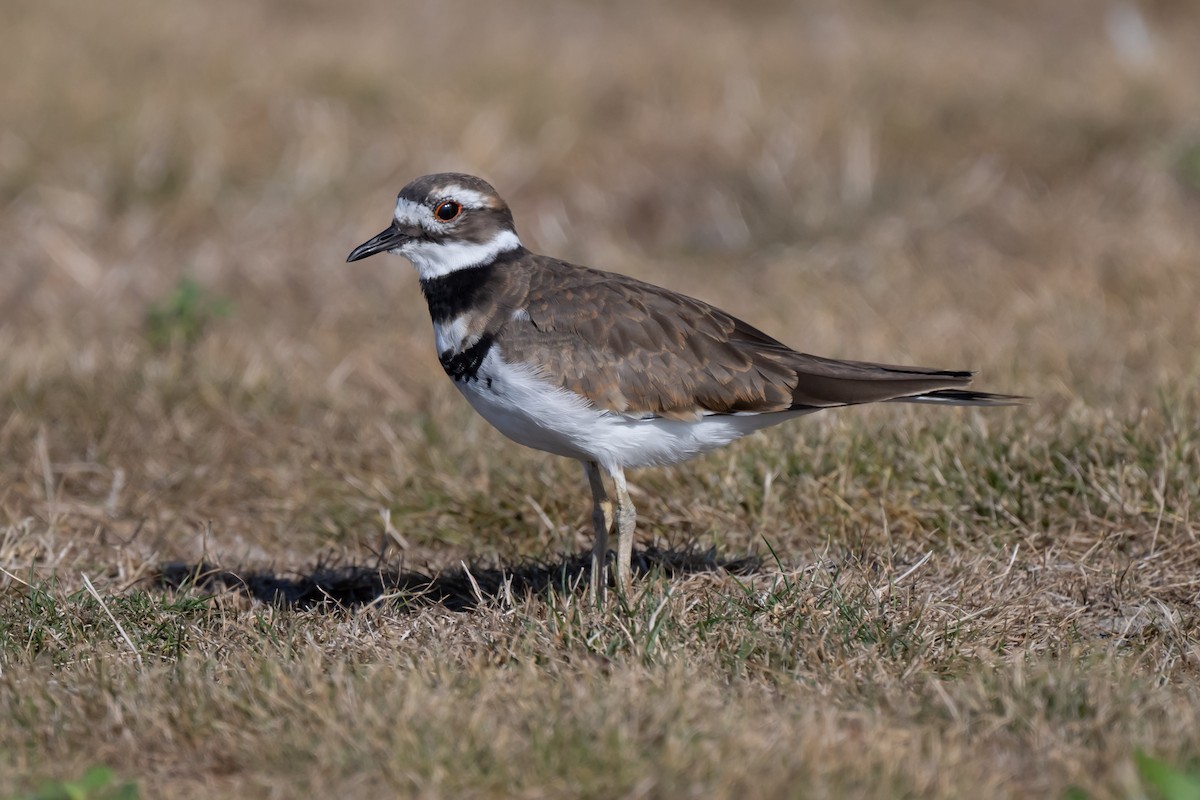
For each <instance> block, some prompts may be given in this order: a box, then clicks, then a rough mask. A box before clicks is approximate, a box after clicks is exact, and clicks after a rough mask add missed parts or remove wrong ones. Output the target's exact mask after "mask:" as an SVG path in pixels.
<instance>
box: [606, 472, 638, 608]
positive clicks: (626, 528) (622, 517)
mask: <svg viewBox="0 0 1200 800" xmlns="http://www.w3.org/2000/svg"><path fill="white" fill-rule="evenodd" d="M610 474H611V475H612V479H613V484H614V485H615V487H616V490H617V587H618V589H619V590H620V592H621V593H622V594H623V595H625V597H629V590H630V589H631V588H632V585H633V529H634V526H635V525H636V524H637V509H635V508H634V507H633V501H632V500H630V499H629V487H628V486H627V485H626V484H625V470H623V469H621V468H620V467H616V468H614V469H613V470H612V472H611V473H610Z"/></svg>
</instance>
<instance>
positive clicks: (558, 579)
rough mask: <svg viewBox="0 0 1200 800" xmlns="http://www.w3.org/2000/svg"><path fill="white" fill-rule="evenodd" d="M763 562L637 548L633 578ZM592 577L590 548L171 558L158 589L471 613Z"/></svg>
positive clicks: (751, 567)
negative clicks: (465, 561)
mask: <svg viewBox="0 0 1200 800" xmlns="http://www.w3.org/2000/svg"><path fill="white" fill-rule="evenodd" d="M761 565H762V559H760V558H758V557H757V556H744V557H741V558H720V557H718V556H717V554H716V550H715V549H707V550H703V549H700V548H698V547H694V546H683V547H670V548H659V547H653V546H651V547H647V548H645V549H644V550H635V551H634V553H633V571H634V574H635V575H639V574H640V575H646V574H650V573H652V572H658V573H660V574H662V575H665V576H667V577H677V576H682V575H691V574H697V573H704V572H717V571H725V572H728V573H732V574H735V575H746V574H750V573H753V572H756V571H757V570H758V569H759V567H761ZM590 574H591V552H590V551H585V552H582V553H579V554H575V555H565V556H563V557H561V558H558V559H552V560H546V561H540V560H527V561H523V562H521V563H520V564H516V565H513V566H504V565H500V566H498V567H486V566H467V565H463V566H461V567H456V568H454V569H448V570H444V571H441V572H436V573H432V574H430V573H425V572H419V571H411V570H404V569H402V568H400V567H398V566H395V565H388V564H383V563H376V564H373V565H369V564H353V563H340V562H338V561H336V560H329V559H326V560H322V561H318V562H317V564H316V565H315V566H314V567H313V568H312V569H311V570H309V571H307V572H304V571H300V572H276V571H273V570H249V571H239V570H231V569H224V568H222V567H219V566H216V565H213V564H209V563H205V562H201V563H197V564H187V563H183V562H171V563H167V564H164V565H162V566H161V567H160V569H159V572H158V574H157V575H156V576H155V577H154V578H153V581H154V583H155V585H156V586H157V587H158V588H160V589H168V590H184V589H194V590H199V591H202V592H213V593H216V592H236V593H239V594H243V595H245V596H247V597H251V598H253V599H255V600H259V601H261V602H264V603H269V604H272V605H275V606H281V607H286V608H294V609H330V610H332V609H337V608H353V607H357V606H363V605H368V604H372V603H377V602H381V601H384V602H394V603H396V604H397V605H403V606H405V607H409V608H413V609H416V608H422V607H429V606H434V605H441V606H443V607H445V608H447V609H449V610H451V611H469V610H471V609H473V608H476V607H478V606H480V605H482V604H486V603H488V602H491V601H495V600H499V599H511V598H518V597H522V596H541V595H544V594H545V593H546V592H548V591H555V590H557V591H563V592H575V591H579V590H581V589H582V588H583V587H585V586H587V584H588V582H589V577H590Z"/></svg>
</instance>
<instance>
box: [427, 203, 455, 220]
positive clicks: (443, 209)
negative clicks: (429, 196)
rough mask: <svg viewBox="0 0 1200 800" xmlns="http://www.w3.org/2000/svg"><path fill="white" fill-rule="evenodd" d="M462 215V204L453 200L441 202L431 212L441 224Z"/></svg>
mask: <svg viewBox="0 0 1200 800" xmlns="http://www.w3.org/2000/svg"><path fill="white" fill-rule="evenodd" d="M461 213H462V204H461V203H456V202H454V201H453V200H443V201H442V202H440V203H438V204H437V208H435V209H434V210H433V215H434V216H435V217H437V218H438V219H440V220H441V221H442V222H449V221H450V220H452V219H454V218H455V217H457V216H458V215H459V214H461Z"/></svg>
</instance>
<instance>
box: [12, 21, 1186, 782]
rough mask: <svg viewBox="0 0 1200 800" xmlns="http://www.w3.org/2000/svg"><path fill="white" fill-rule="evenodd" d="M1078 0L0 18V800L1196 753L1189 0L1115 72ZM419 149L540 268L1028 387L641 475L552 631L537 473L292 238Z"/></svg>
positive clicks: (403, 314)
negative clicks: (105, 772) (111, 779)
mask: <svg viewBox="0 0 1200 800" xmlns="http://www.w3.org/2000/svg"><path fill="white" fill-rule="evenodd" d="M1121 9H1125V12H1128V7H1127V6H1124V5H1121V4H1116V5H1112V6H1110V5H1108V4H1104V3H1099V2H1084V1H1083V0H1067V1H1066V2H1058V3H1053V4H1050V3H1031V2H1018V3H1009V4H1002V7H999V6H997V5H996V4H988V3H982V2H979V3H964V2H958V3H948V2H926V3H902V4H895V3H887V2H882V0H874V1H868V0H860V1H857V2H850V3H838V4H831V3H823V2H803V3H797V4H782V3H772V2H761V3H754V4H750V5H749V6H747V7H745V8H742V9H741V10H739V11H737V12H736V13H735V12H733V11H731V10H729V9H727V8H726V7H725V6H724V5H722V4H705V3H701V4H680V3H669V4H660V5H658V6H644V5H642V4H635V3H625V2H621V3H617V4H615V5H614V4H600V5H586V4H563V3H559V4H541V5H539V6H537V7H536V8H531V7H530V6H529V5H528V4H517V3H510V2H496V3H489V4H486V5H485V6H476V5H473V4H467V3H465V2H459V1H458V0H450V2H442V3H437V4H414V5H412V6H411V7H407V8H400V7H397V6H396V4H394V3H385V2H383V1H382V0H357V2H354V3H350V4H342V5H341V6H339V7H338V10H337V11H334V10H333V7H332V6H329V7H325V6H322V5H320V4H315V3H302V4H296V3H287V4H285V3H278V2H275V3H258V4H242V3H233V2H227V1H225V2H218V3H216V4H215V5H214V4H212V3H210V4H205V5H196V6H188V5H186V4H185V5H180V4H164V3H152V2H149V0H121V1H120V2H118V3H117V4H116V5H112V4H90V5H89V4H79V3H68V2H65V0H49V2H39V3H33V2H18V3H17V4H16V7H15V8H14V9H11V11H12V13H11V14H9V15H8V17H11V19H8V20H6V25H5V26H4V28H3V29H2V30H0V69H2V70H3V73H4V75H5V76H6V78H5V80H4V81H3V83H0V107H2V108H4V110H5V119H6V124H5V125H4V126H3V127H2V128H0V205H2V207H3V214H2V215H0V236H2V237H3V242H4V256H3V258H2V259H0V366H2V369H0V566H2V567H3V569H4V572H0V795H4V796H7V795H9V794H12V793H15V794H17V795H20V794H21V793H22V792H28V791H31V790H33V789H34V788H35V787H36V786H37V785H38V784H39V783H40V781H42V780H43V779H48V778H58V779H70V778H74V777H78V776H80V775H82V774H83V773H84V772H85V770H86V769H87V767H88V766H89V765H91V764H96V763H101V764H106V765H109V766H111V767H112V768H113V770H114V771H115V773H116V774H117V775H118V776H120V777H121V778H122V779H128V780H132V781H135V782H136V783H137V784H138V786H139V787H140V790H141V793H142V796H144V797H181V798H182V797H187V798H198V797H235V796H263V797H296V796H312V797H323V796H332V795H334V794H336V795H337V796H339V797H344V798H347V800H349V798H356V797H379V796H391V795H416V796H452V795H453V796H468V797H469V796H525V797H572V796H573V797H612V796H636V797H674V796H685V795H686V796H699V797H733V796H762V797H770V796H805V797H808V796H812V797H825V796H838V797H842V796H850V797H879V796H911V797H962V796H998V797H1030V796H1060V795H1062V793H1063V792H1064V791H1065V790H1066V788H1067V787H1068V786H1070V785H1077V786H1080V787H1083V789H1084V790H1085V791H1086V792H1087V793H1088V794H1089V795H1091V796H1095V797H1124V796H1130V797H1138V796H1142V794H1143V791H1144V789H1145V787H1144V785H1143V784H1142V782H1141V780H1140V779H1139V777H1138V774H1137V771H1136V769H1135V766H1134V761H1133V756H1134V753H1135V752H1136V751H1137V750H1138V749H1142V750H1145V751H1146V752H1148V753H1150V754H1152V755H1153V756H1155V757H1156V758H1159V759H1162V760H1163V761H1165V762H1167V763H1170V764H1174V765H1177V766H1179V767H1181V768H1187V767H1188V765H1189V764H1192V763H1194V762H1195V761H1196V760H1197V759H1200V688H1198V687H1200V681H1198V680H1197V679H1198V678H1200V669H1198V665H1200V631H1198V626H1197V619H1198V612H1200V577H1198V576H1200V540H1198V538H1197V532H1198V523H1197V520H1198V519H1200V513H1198V512H1200V486H1198V484H1200V431H1198V430H1197V424H1196V419H1197V418H1198V417H1200V402H1198V401H1197V390H1198V389H1200V359H1198V358H1197V353H1200V325H1197V323H1196V303H1197V298H1198V297H1200V225H1197V224H1196V220H1197V218H1198V216H1200V155H1198V154H1200V99H1198V96H1197V95H1196V92H1195V80H1194V76H1196V75H1198V74H1200V50H1197V48H1196V47H1195V42H1196V41H1197V37H1198V36H1200V14H1197V13H1196V11H1195V9H1194V8H1193V6H1192V5H1191V4H1187V3H1182V2H1168V1H1167V0H1159V2H1154V3H1146V4H1143V11H1144V12H1145V14H1146V16H1145V21H1146V23H1147V24H1148V26H1149V32H1150V39H1149V40H1148V47H1143V46H1142V45H1139V43H1138V42H1139V40H1138V38H1137V36H1136V33H1137V31H1136V30H1135V29H1133V28H1130V27H1129V23H1128V19H1129V18H1128V14H1127V13H1126V16H1125V17H1122V16H1121V13H1122V12H1121ZM468 18H472V19H474V20H475V21H476V22H477V23H478V26H476V25H468V24H466V23H465V22H464V20H466V19H468ZM1122 19H1125V22H1124V23H1122V22H1121V20H1122ZM1122 25H1124V27H1122ZM1122 31H1123V33H1122ZM1130 31H1132V32H1133V34H1134V35H1133V36H1132V37H1131V36H1130ZM1117 42H1123V43H1124V44H1120V45H1118V44H1117ZM1145 44H1146V43H1143V45H1145ZM445 168H454V169H462V170H466V171H471V172H477V173H480V174H483V175H485V176H487V177H488V178H489V179H491V180H492V181H493V182H494V183H495V184H496V185H497V186H498V187H499V188H500V190H501V191H502V192H503V193H504V194H505V195H506V197H508V199H509V200H510V202H511V203H512V204H513V206H514V208H515V211H516V216H517V222H518V225H519V227H520V228H521V230H522V233H523V234H524V236H525V238H526V240H527V241H528V242H529V243H530V244H531V245H533V246H535V247H536V248H538V249H541V250H544V251H548V252H553V253H555V254H557V255H561V256H564V257H568V258H572V259H575V260H578V261H582V262H584V263H592V264H596V265H600V266H605V267H609V268H613V269H618V270H621V271H625V272H628V273H632V274H636V275H639V276H642V277H645V278H648V279H650V280H654V281H657V282H660V283H665V284H667V285H669V286H672V287H675V288H678V289H681V290H684V291H687V292H689V293H692V294H696V295H699V296H701V297H704V298H707V299H710V300H714V301H717V302H719V303H720V304H721V305H722V306H724V307H726V308H729V309H730V310H732V311H734V312H736V313H738V314H740V315H742V316H745V317H747V318H749V319H752V320H753V321H754V322H755V323H756V324H758V325H759V326H761V327H763V328H765V329H766V330H768V331H770V332H772V333H774V334H776V335H778V336H779V337H780V338H782V339H784V340H785V341H788V342H792V343H795V344H797V345H801V346H803V347H804V348H805V349H807V350H809V351H812V352H817V353H822V354H827V355H832V356H842V357H860V358H869V359H872V360H880V361H887V360H894V361H911V362H916V363H928V364H941V365H945V366H950V367H957V366H967V365H970V366H974V367H976V368H979V369H980V370H981V371H982V380H981V382H980V385H981V387H982V388H984V389H990V390H994V391H1013V392H1020V393H1024V394H1030V395H1034V396H1036V397H1037V402H1036V403H1035V404H1033V405H1031V406H1029V407H1027V408H1022V409H1016V410H998V411H989V412H987V413H976V412H958V411H950V412H947V411H944V410H939V409H924V408H922V409H899V408H897V409H892V408H883V409H867V410H852V411H847V412H843V413H840V414H829V415H826V416H824V417H816V418H811V419H808V420H805V421H802V422H799V423H796V424H793V425H789V426H786V427H784V428H779V429H775V430H772V431H770V432H768V433H766V434H764V435H761V436H758V437H756V438H754V439H752V440H750V441H747V442H743V443H741V444H739V445H738V446H735V447H733V448H730V449H728V450H726V451H723V452H720V453H716V454H713V455H711V456H709V457H707V458H705V459H702V460H699V461H696V462H693V463H691V464H687V465H683V466H680V467H677V468H674V469H669V470H649V471H644V472H641V473H639V474H637V475H635V476H634V477H633V480H634V483H635V484H636V485H637V487H638V490H639V493H638V496H637V498H635V499H637V501H638V503H639V510H640V512H641V528H640V531H641V537H642V538H641V545H642V546H647V545H650V544H652V543H654V544H657V545H658V546H660V547H664V548H667V550H668V553H667V555H663V553H662V552H661V551H660V552H657V554H656V553H655V552H650V553H649V554H648V556H650V558H648V561H647V564H648V566H651V567H653V565H654V564H658V565H659V567H658V568H652V569H651V571H650V573H649V574H648V575H646V576H644V577H643V578H642V579H641V580H640V581H639V583H638V594H637V596H636V597H634V598H631V599H630V601H629V602H628V603H627V604H626V605H625V606H623V607H621V608H619V609H617V610H616V611H615V612H614V613H612V614H609V615H597V614H595V613H591V612H589V611H588V609H587V608H586V606H585V605H583V597H584V593H583V592H582V591H572V590H571V588H570V586H569V584H570V583H571V581H570V580H569V578H570V577H571V576H572V575H574V574H575V573H574V572H573V571H572V569H571V568H572V565H573V562H572V561H571V559H572V558H573V557H574V555H575V554H577V553H579V552H581V551H582V550H583V549H584V548H585V547H586V546H587V543H588V539H589V533H588V531H589V529H590V526H589V521H588V513H589V508H588V502H587V497H586V489H585V486H584V483H583V480H582V476H581V474H579V473H580V471H579V469H578V467H577V466H576V465H574V464H571V463H569V462H565V461H562V460H558V459H553V458H551V457H548V456H542V455H540V454H537V453H533V452H529V451H523V450H519V449H517V448H516V447H514V446H509V445H508V444H507V443H506V442H505V441H503V440H502V439H501V437H500V436H499V435H498V434H496V433H494V432H492V431H491V430H490V429H488V428H487V427H486V425H485V424H484V423H483V422H482V421H480V420H478V419H477V418H475V417H474V416H473V415H472V414H471V413H470V411H469V410H468V409H467V408H466V407H465V404H464V403H462V402H461V401H460V400H458V399H457V397H456V395H455V394H454V390H453V389H452V388H451V387H450V386H448V385H447V383H446V381H445V380H444V378H443V377H442V376H441V374H440V370H439V369H438V367H437V362H436V359H435V356H434V354H433V351H432V347H431V346H430V335H429V331H428V322H427V319H426V318H425V310H424V308H423V304H422V302H421V300H420V298H419V296H418V295H417V293H416V291H415V279H414V277H413V275H412V274H411V271H410V270H409V269H408V267H407V266H406V265H405V264H403V263H402V262H399V261H393V262H392V263H387V262H386V261H384V262H375V261H372V262H368V264H366V265H365V266H364V265H354V266H352V267H348V266H346V265H344V264H342V263H341V262H342V260H343V259H344V257H345V254H346V253H347V252H348V251H349V249H350V248H351V247H352V246H353V245H355V244H357V243H358V242H359V241H361V240H363V239H364V238H366V237H367V236H369V235H371V234H373V233H374V232H375V231H376V230H378V229H379V228H380V227H382V225H383V224H384V223H385V221H386V218H387V209H388V206H389V204H390V198H391V195H392V194H393V193H394V192H395V191H396V190H397V189H398V188H399V186H400V185H402V184H403V183H404V182H405V181H407V180H408V179H409V178H410V177H412V176H414V175H417V174H420V173H424V172H430V171H435V170H439V169H445ZM184 278H190V279H191V280H192V281H193V282H194V285H195V286H196V287H199V294H198V295H196V296H194V297H192V298H191V299H188V298H187V297H180V298H176V300H177V301H178V302H177V303H176V304H175V305H174V306H172V304H171V300H172V294H173V293H174V292H175V290H176V287H178V286H180V285H181V284H180V282H181V280H183V279H184ZM220 299H226V300H228V301H229V307H228V308H226V309H221V308H220V307H219V306H218V305H215V304H214V305H210V302H211V301H215V300H220ZM155 310H157V311H158V313H157V315H155V314H154V313H153V312H154V311H155ZM148 320H149V321H148ZM689 545H695V546H697V547H699V548H701V551H703V549H705V548H710V547H715V548H717V554H716V557H718V558H723V559H740V558H742V557H745V556H755V555H756V556H758V557H760V558H761V559H762V563H761V565H760V566H759V567H758V568H757V569H755V570H752V571H751V572H750V573H749V574H741V575H738V574H731V573H727V572H721V571H717V572H711V571H700V572H695V571H693V570H692V569H691V568H690V567H697V566H698V567H707V566H709V565H711V562H710V559H711V558H712V556H711V555H710V556H706V557H704V558H699V555H700V554H698V553H693V554H692V555H693V560H692V561H687V560H686V559H685V560H684V561H678V560H676V561H671V556H670V553H671V552H675V553H676V555H677V556H678V552H677V551H678V550H679V549H681V548H685V547H687V546H689ZM696 558H699V561H698V562H697V561H696V560H695V559H696ZM529 559H535V560H536V562H537V563H539V564H541V565H542V566H543V567H548V569H547V570H543V571H541V572H539V571H538V569H537V568H536V565H535V566H529V564H530V562H529V561H528V560H529ZM664 559H665V561H664ZM464 562H465V563H467V564H469V565H471V566H472V572H471V577H473V578H474V579H475V583H477V584H479V595H480V598H476V599H477V600H478V599H482V601H483V602H482V603H478V602H475V603H474V604H473V603H472V602H471V599H472V598H473V597H475V589H474V587H472V586H471V577H468V576H467V575H466V573H465V572H463V571H462V564H463V563H464ZM164 564H183V565H193V566H194V565H208V567H211V568H212V569H213V570H219V571H222V572H223V573H225V574H224V575H223V578H224V579H223V580H221V581H215V580H209V579H207V578H206V577H205V576H206V575H207V573H205V574H204V575H197V576H196V577H197V580H198V582H196V581H192V580H191V578H188V580H187V581H185V585H184V586H182V587H178V588H177V589H176V590H167V589H164V588H163V587H162V582H161V578H162V566H163V565H164ZM671 564H675V565H676V566H678V565H679V564H682V565H683V568H682V569H666V568H665V567H668V566H670V565H671ZM522 565H525V567H526V569H525V571H524V572H518V573H517V574H518V578H517V579H515V580H507V581H506V580H505V575H508V576H509V577H511V576H512V574H513V569H514V568H516V567H520V566H522ZM322 566H324V567H329V568H336V569H332V571H329V570H327V571H326V572H323V573H322V572H319V571H317V572H314V570H317V568H318V567H322ZM205 569H207V567H205ZM455 570H459V571H458V572H455ZM489 570H491V571H489ZM496 570H500V571H496ZM556 570H557V571H556ZM203 571H204V570H199V571H198V572H203ZM412 573H420V574H421V575H423V576H425V577H426V578H432V579H434V584H433V585H434V587H435V589H436V588H437V587H442V588H443V589H446V591H447V593H446V594H445V595H437V594H436V591H435V592H434V593H433V594H429V593H426V594H424V595H420V596H415V595H413V594H412V593H411V591H409V592H402V591H399V589H401V588H407V589H410V590H411V589H413V588H420V587H419V586H417V584H416V583H414V582H413V581H412V580H410V579H411V578H412ZM188 575H189V573H188V570H186V569H185V570H172V571H170V572H169V575H168V577H171V578H173V579H175V580H178V579H180V578H185V577H188ZM237 575H241V576H243V577H246V576H249V577H253V578H254V579H255V580H258V581H259V583H253V582H247V583H246V584H245V585H246V586H250V587H251V588H253V587H256V586H257V587H260V588H261V587H263V586H267V587H268V588H269V587H270V586H273V585H289V586H300V587H301V588H305V589H307V590H309V592H308V594H307V595H303V596H304V597H307V598H308V600H309V601H313V600H316V599H318V598H319V597H320V596H321V593H322V592H326V593H331V594H333V595H335V596H340V597H344V598H346V599H351V600H358V601H364V600H367V601H374V602H368V603H361V602H360V603H359V604H358V605H355V606H353V607H352V608H338V607H336V606H335V605H332V604H329V603H320V602H305V603H303V604H301V606H302V607H301V606H290V605H288V604H286V603H284V604H282V605H272V604H270V603H268V602H263V600H262V599H261V598H263V597H270V596H271V594H270V592H269V591H268V590H267V589H264V590H262V591H251V592H250V593H249V594H247V593H246V592H244V591H241V590H240V589H239V588H238V587H239V586H241V585H242V584H240V583H239V582H238V581H236V580H234V579H233V578H232V577H231V576H237ZM521 575H524V576H526V577H529V576H533V578H536V580H535V579H530V580H528V581H526V582H525V583H522V580H525V579H524V578H520V577H519V576H521ZM554 575H560V576H563V575H565V576H566V578H567V580H565V583H566V584H568V585H567V586H566V587H565V588H564V586H563V583H564V581H561V580H555V579H554V578H553V576H554ZM85 576H86V577H87V579H88V580H90V582H91V583H92V584H94V587H95V589H96V592H95V594H93V593H91V592H90V591H89V590H88V588H87V586H86V583H85ZM406 576H407V577H406ZM539 576H540V577H539ZM209 577H211V576H209ZM272 577H274V578H277V579H281V580H284V581H288V580H290V581H292V582H293V583H291V584H271V583H270V580H269V579H270V578H272ZM464 580H465V581H466V583H464ZM189 581H191V582H189ZM264 581H265V583H264ZM406 581H407V582H406ZM438 581H440V583H438ZM425 582H426V583H429V582H430V581H428V580H426V581H425ZM556 585H557V587H558V588H555V586H556ZM222 587H224V588H222ZM465 587H469V592H468V588H465ZM523 587H527V588H530V589H532V590H533V591H532V593H527V592H525V591H522V588H523ZM350 589H354V590H355V591H356V592H357V593H354V592H349V593H348V594H345V595H339V594H338V592H339V591H342V590H347V591H349V590H350ZM393 590H394V591H393ZM455 592H457V594H455ZM297 597H300V595H296V596H291V599H297ZM450 597H457V598H458V600H459V601H462V602H454V603H450V605H452V606H455V607H462V606H471V605H476V606H477V607H476V608H474V610H469V611H465V612H461V611H451V610H450V609H449V608H447V605H446V603H445V602H444V601H445V599H446V598H450ZM256 598H257V599H256ZM437 600H442V601H443V602H434V601H437Z"/></svg>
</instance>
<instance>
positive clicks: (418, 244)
mask: <svg viewBox="0 0 1200 800" xmlns="http://www.w3.org/2000/svg"><path fill="white" fill-rule="evenodd" d="M520 246H521V240H520V239H519V238H517V234H516V233H514V232H513V231H500V232H499V233H497V234H496V235H495V236H493V237H492V238H491V239H488V240H487V241H486V242H479V243H476V242H427V241H419V240H418V241H413V242H408V243H407V244H405V245H404V246H402V247H399V248H397V249H396V250H393V251H392V252H393V253H396V254H397V255H402V256H404V257H405V258H407V259H408V260H409V261H411V262H412V265H413V266H414V267H416V268H417V274H418V275H420V277H421V280H423V281H425V280H430V279H432V278H440V277H442V276H443V275H449V274H450V273H451V272H457V271H458V270H460V269H467V268H468V267H477V266H479V265H480V264H486V263H488V262H489V261H492V260H494V259H495V258H496V256H498V255H500V254H501V253H506V252H508V251H509V250H515V249H517V248H518V247H520Z"/></svg>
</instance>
